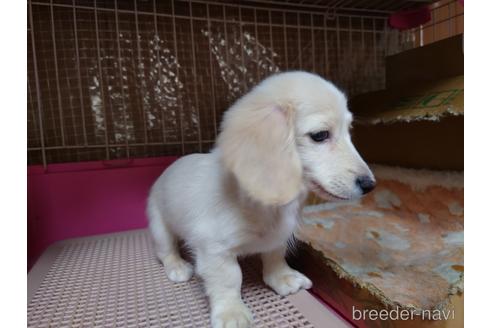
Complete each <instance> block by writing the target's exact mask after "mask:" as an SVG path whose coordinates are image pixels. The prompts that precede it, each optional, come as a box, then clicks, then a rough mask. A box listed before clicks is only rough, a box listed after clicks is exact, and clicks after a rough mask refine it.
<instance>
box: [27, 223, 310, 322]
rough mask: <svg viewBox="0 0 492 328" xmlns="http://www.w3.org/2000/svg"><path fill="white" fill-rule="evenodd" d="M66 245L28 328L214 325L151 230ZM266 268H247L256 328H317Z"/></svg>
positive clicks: (31, 306) (197, 292)
mask: <svg viewBox="0 0 492 328" xmlns="http://www.w3.org/2000/svg"><path fill="white" fill-rule="evenodd" d="M58 247H59V253H58V255H57V256H56V258H55V259H54V261H53V263H52V264H51V266H50V268H49V269H48V270H46V274H45V275H44V278H43V280H42V282H41V284H40V285H39V287H38V288H37V289H36V291H35V292H34V293H33V296H32V297H31V299H30V301H29V303H28V308H27V315H28V327H208V326H210V321H209V309H208V303H207V300H206V297H205V294H204V292H203V289H202V285H201V283H200V282H199V280H197V278H196V277H193V279H192V280H191V281H189V282H186V283H180V284H175V283H173V282H171V281H169V280H168V279H167V277H166V275H165V273H164V269H163V266H162V265H161V264H160V263H159V262H158V261H157V259H156V258H155V256H154V250H153V245H152V241H151V239H150V237H149V235H148V234H147V232H146V231H143V230H137V231H133V232H130V233H123V234H114V235H105V236H102V237H96V238H94V237H93V238H88V239H79V240H75V241H71V242H65V243H62V244H61V245H60V246H58ZM48 251H49V250H48ZM40 261H41V262H42V261H43V259H41V260H40ZM258 265H259V264H258V263H257V261H255V260H253V259H248V260H246V261H244V263H243V265H242V268H243V276H244V281H243V291H242V294H243V299H244V301H245V302H246V304H247V305H248V306H249V308H250V309H251V310H252V312H253V315H254V318H255V320H254V321H255V327H314V326H313V325H312V324H311V323H310V322H309V321H308V320H307V319H306V318H305V317H304V316H303V314H302V313H301V312H300V310H299V309H298V308H297V307H296V306H295V305H293V304H292V303H291V302H290V300H289V299H288V298H285V297H281V296H278V295H276V294H275V293H274V292H273V291H271V290H270V289H268V287H266V286H265V285H264V284H263V283H262V282H261V274H260V272H261V270H259V268H258ZM33 271H34V269H33ZM30 274H31V273H30Z"/></svg>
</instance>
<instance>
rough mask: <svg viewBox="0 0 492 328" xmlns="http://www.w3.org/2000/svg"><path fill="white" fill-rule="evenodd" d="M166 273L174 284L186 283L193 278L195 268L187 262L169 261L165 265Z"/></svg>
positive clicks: (180, 260)
mask: <svg viewBox="0 0 492 328" xmlns="http://www.w3.org/2000/svg"><path fill="white" fill-rule="evenodd" d="M164 271H166V275H167V277H168V278H169V280H171V281H173V282H184V281H188V280H190V279H191V276H193V266H192V265H191V264H189V263H188V262H186V261H185V260H182V259H179V260H175V261H167V262H166V263H165V264H164Z"/></svg>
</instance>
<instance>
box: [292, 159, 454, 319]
mask: <svg viewBox="0 0 492 328" xmlns="http://www.w3.org/2000/svg"><path fill="white" fill-rule="evenodd" d="M372 169H373V171H374V173H375V175H376V178H377V180H378V186H377V188H376V189H375V190H374V191H373V192H372V193H370V194H368V195H367V196H366V197H364V198H363V199H361V200H358V201H355V202H340V203H326V202H322V201H320V200H318V199H316V198H312V199H310V204H311V205H309V206H307V207H306V208H305V209H304V214H303V224H302V225H301V227H300V229H299V231H298V233H297V235H296V237H297V238H298V239H300V240H302V241H304V242H305V243H307V244H309V245H310V246H311V247H312V248H314V249H315V250H317V251H320V252H322V254H323V256H324V257H325V259H326V262H325V265H330V266H331V267H332V268H333V269H334V271H335V272H336V273H337V274H338V275H339V276H340V277H348V278H350V279H351V280H352V281H353V282H354V283H355V284H357V285H359V286H362V287H364V288H367V289H368V290H369V291H370V292H371V294H373V295H375V296H377V297H378V298H380V300H382V301H383V303H384V304H386V305H388V306H392V307H396V306H399V307H403V308H413V309H417V310H426V309H443V308H446V307H447V306H448V303H449V298H450V296H451V295H453V294H455V293H461V292H462V291H463V271H464V267H463V252H464V248H463V232H464V229H463V218H464V214H463V197H464V189H463V173H458V172H434V171H426V170H410V169H401V168H394V167H385V166H372Z"/></svg>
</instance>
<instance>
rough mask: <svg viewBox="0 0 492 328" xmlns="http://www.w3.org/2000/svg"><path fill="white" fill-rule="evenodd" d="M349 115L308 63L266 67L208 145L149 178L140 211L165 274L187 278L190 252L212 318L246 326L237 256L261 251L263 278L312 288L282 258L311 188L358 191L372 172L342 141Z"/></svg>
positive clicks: (337, 196)
mask: <svg viewBox="0 0 492 328" xmlns="http://www.w3.org/2000/svg"><path fill="white" fill-rule="evenodd" d="M351 121H352V115H351V113H350V112H349V111H348V109H347V100H346V98H345V96H344V94H343V93H342V92H340V91H339V90H338V89H337V88H336V87H335V86H334V85H333V84H331V83H330V82H328V81H326V80H324V79H322V78H321V77H319V76H317V75H313V74H310V73H306V72H287V73H280V74H276V75H273V76H271V77H269V78H267V79H265V80H264V81H263V82H261V83H260V84H259V85H258V86H256V87H255V88H254V89H253V90H251V91H250V92H249V93H248V94H246V95H245V96H244V97H242V98H241V99H239V100H238V101H237V102H236V103H235V104H234V105H233V106H232V107H231V108H230V109H229V110H228V111H227V112H226V113H225V116H224V120H223V122H222V131H221V133H220V135H219V136H218V140H217V144H216V147H215V149H214V150H213V151H212V152H211V153H209V154H193V155H188V156H184V157H182V158H180V159H179V160H177V161H176V162H175V163H173V164H172V165H171V166H170V167H169V168H168V169H167V170H166V171H165V172H164V173H163V174H162V175H161V176H160V177H159V179H158V180H157V181H156V182H155V184H154V186H153V187H152V190H151V193H150V196H149V200H148V208H147V211H148V217H149V225H150V231H151V233H152V236H153V238H154V240H155V243H156V247H157V256H158V257H159V259H160V260H161V261H162V263H163V264H164V269H165V271H166V273H167V276H168V277H169V279H170V280H172V281H174V282H182V281H187V280H189V279H190V278H191V276H192V274H193V268H192V266H191V265H190V264H189V263H187V262H186V261H185V260H183V259H182V258H181V257H180V255H179V252H178V248H177V243H176V240H177V238H179V239H182V240H184V241H185V243H186V245H187V246H189V247H190V248H191V250H192V251H193V252H194V254H195V257H196V272H197V274H199V275H200V276H201V277H202V278H203V282H204V285H205V290H206V293H207V295H208V297H209V300H210V306H211V320H212V326H213V327H249V326H250V325H251V323H252V315H251V313H250V311H249V310H248V308H247V307H246V306H245V304H244V303H243V301H242V300H241V281H242V275H241V269H240V267H239V265H238V260H237V258H238V256H241V255H247V254H253V253H261V258H262V262H263V280H264V281H265V283H266V284H267V285H268V286H270V287H271V288H272V289H273V290H274V291H276V292H277V293H278V294H280V295H288V294H292V293H296V292H297V291H298V290H300V289H302V288H305V289H308V288H310V287H311V281H310V280H309V279H308V278H307V277H305V276H304V275H303V274H302V273H300V272H297V271H295V270H293V269H291V268H290V267H289V266H288V265H287V263H286V261H285V259H284V255H285V251H286V244H287V241H288V240H289V238H291V237H292V234H293V232H294V229H295V227H296V225H297V222H298V219H299V217H300V210H301V208H302V204H303V201H304V200H305V198H306V194H307V192H308V191H309V190H311V191H313V192H315V193H317V194H318V195H319V196H321V197H324V198H326V199H330V200H348V199H354V198H358V197H360V196H361V195H363V194H365V193H367V192H369V191H370V190H372V189H373V188H374V185H375V180H374V177H373V175H372V173H371V171H370V170H369V168H368V166H367V165H366V163H365V162H364V161H363V160H362V158H361V157H360V156H359V154H358V153H357V151H356V150H355V148H354V146H353V145H352V142H351V140H350V133H349V128H350V124H351Z"/></svg>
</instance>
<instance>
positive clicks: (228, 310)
mask: <svg viewBox="0 0 492 328" xmlns="http://www.w3.org/2000/svg"><path fill="white" fill-rule="evenodd" d="M252 324H253V315H252V314H251V312H250V311H249V310H248V308H247V307H246V305H244V303H243V302H233V303H229V304H223V305H219V306H216V308H215V309H213V311H212V327H213V328H248V327H251V326H252Z"/></svg>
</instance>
